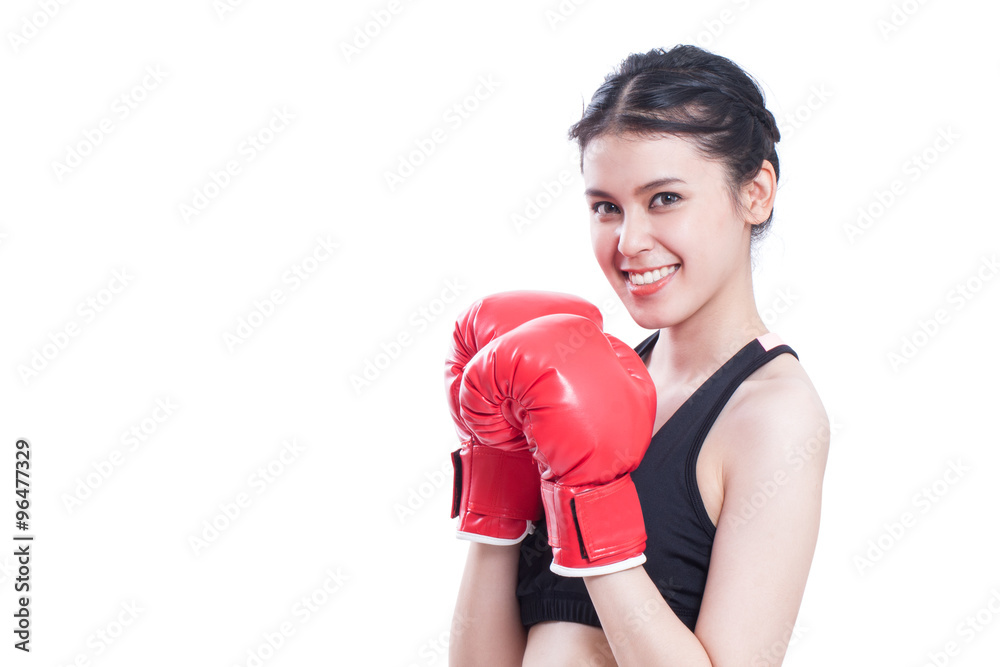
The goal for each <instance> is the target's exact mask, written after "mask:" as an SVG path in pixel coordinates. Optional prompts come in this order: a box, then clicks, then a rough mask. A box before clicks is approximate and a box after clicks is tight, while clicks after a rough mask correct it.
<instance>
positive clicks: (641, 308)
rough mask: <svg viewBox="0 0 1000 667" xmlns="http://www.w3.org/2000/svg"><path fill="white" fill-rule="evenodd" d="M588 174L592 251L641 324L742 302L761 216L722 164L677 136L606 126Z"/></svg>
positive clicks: (586, 166) (588, 161)
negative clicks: (736, 196) (734, 190)
mask: <svg viewBox="0 0 1000 667" xmlns="http://www.w3.org/2000/svg"><path fill="white" fill-rule="evenodd" d="M583 179H584V184H585V186H586V195H587V204H588V206H589V208H590V219H591V239H592V242H593V246H594V254H595V255H596V257H597V261H598V263H599V264H600V266H601V269H602V270H603V271H604V275H605V276H606V277H607V279H608V281H609V282H610V283H611V286H612V287H613V288H614V289H615V291H616V292H617V293H618V296H619V298H621V300H622V303H624V304H625V307H626V308H627V309H628V311H629V313H630V314H631V315H632V318H633V319H634V320H635V321H636V323H638V324H639V326H641V327H643V328H645V329H659V328H662V327H668V326H674V325H676V324H678V323H680V322H683V321H685V320H687V319H688V318H690V317H692V316H693V315H695V314H696V313H707V316H708V317H709V318H712V317H713V316H712V314H711V313H712V312H716V311H718V312H723V311H724V309H726V308H727V307H728V306H732V305H734V304H736V303H737V302H738V300H739V299H740V298H741V296H742V294H743V293H744V292H745V290H744V288H745V287H747V286H748V284H749V283H748V281H749V277H750V231H751V226H750V225H751V223H752V222H756V220H748V219H747V217H748V216H745V215H742V214H740V213H739V212H738V211H737V210H736V207H735V206H734V204H733V198H732V194H731V193H730V188H729V185H728V182H727V179H726V173H725V169H724V166H723V165H722V164H721V163H719V162H717V161H714V160H709V159H706V158H705V157H703V156H702V155H701V154H700V153H699V152H698V150H697V148H696V147H695V146H694V144H692V143H691V142H690V141H688V140H686V139H682V138H679V137H676V136H664V137H661V138H655V139H650V138H643V137H636V136H624V137H623V136H616V135H601V136H598V137H596V138H595V139H593V140H592V141H591V142H590V143H588V144H587V147H586V149H585V151H584V154H583ZM744 282H746V283H747V284H744Z"/></svg>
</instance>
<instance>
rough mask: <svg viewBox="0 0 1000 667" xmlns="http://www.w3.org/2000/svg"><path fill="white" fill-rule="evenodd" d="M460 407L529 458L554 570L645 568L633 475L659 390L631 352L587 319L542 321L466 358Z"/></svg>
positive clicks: (484, 437) (481, 429) (482, 436)
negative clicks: (532, 461) (537, 473)
mask: <svg viewBox="0 0 1000 667" xmlns="http://www.w3.org/2000/svg"><path fill="white" fill-rule="evenodd" d="M460 401H461V406H462V418H463V419H464V420H465V423H466V424H467V425H468V426H469V428H470V429H471V430H472V433H473V435H474V437H475V438H476V439H477V440H479V441H480V442H481V443H483V444H484V445H490V446H492V447H495V448H497V449H500V450H503V451H524V449H525V446H526V447H527V451H530V452H532V453H533V455H534V459H535V461H536V462H537V463H538V468H539V471H540V473H541V493H542V500H543V502H544V507H545V517H546V522H547V526H548V533H549V545H550V546H551V547H552V554H553V562H552V566H551V568H552V570H553V571H554V572H556V573H557V574H561V575H564V576H576V577H580V576H590V575H597V574H607V573H610V572H617V571H619V570H624V569H628V568H630V567H636V566H638V565H641V564H642V563H644V562H645V560H646V557H645V555H644V554H643V551H644V550H645V548H646V529H645V523H644V522H643V518H642V508H641V507H640V505H639V497H638V495H637V493H636V490H635V485H634V484H633V483H632V478H631V475H630V473H631V472H632V471H633V470H635V469H636V468H637V467H638V465H639V462H640V461H641V460H642V457H643V455H644V454H645V453H646V449H647V448H648V447H649V441H650V438H651V437H652V435H653V422H654V420H655V418H656V389H655V386H654V384H653V381H652V379H651V378H650V377H649V373H648V372H647V371H646V367H645V366H644V365H643V363H642V360H641V359H640V358H639V356H638V355H637V354H636V353H635V352H634V351H633V350H632V349H631V348H629V347H628V346H627V345H625V344H624V343H622V342H621V341H619V340H618V339H617V338H614V337H613V336H608V335H606V334H604V333H602V332H601V329H600V327H599V326H598V325H597V324H595V323H594V322H592V321H590V320H587V319H585V318H582V317H577V316H574V315H549V316H546V317H540V318H537V319H535V320H532V321H531V322H528V323H526V324H523V325H521V326H520V327H518V328H517V329H515V330H513V331H511V332H510V333H508V334H506V335H503V336H500V337H499V338H497V339H496V340H494V341H493V342H492V343H490V344H489V345H487V346H485V347H484V348H483V349H482V350H481V351H480V352H479V353H478V354H477V355H476V357H475V358H473V359H472V361H470V362H469V364H468V366H467V367H466V369H465V375H464V379H463V383H462V390H461V396H460Z"/></svg>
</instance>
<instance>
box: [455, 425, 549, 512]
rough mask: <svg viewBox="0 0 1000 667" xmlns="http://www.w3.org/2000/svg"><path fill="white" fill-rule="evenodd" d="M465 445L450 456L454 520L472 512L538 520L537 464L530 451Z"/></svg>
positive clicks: (473, 444) (539, 499)
mask: <svg viewBox="0 0 1000 667" xmlns="http://www.w3.org/2000/svg"><path fill="white" fill-rule="evenodd" d="M464 444H465V446H463V447H462V448H461V449H458V450H456V451H455V452H452V455H451V460H452V464H453V465H454V467H455V478H454V486H453V490H452V510H451V511H452V514H451V516H452V517H453V518H454V517H456V516H459V515H460V514H461V515H462V516H465V515H466V514H467V513H472V514H481V515H484V516H490V517H496V518H499V519H520V520H524V521H538V520H539V519H541V517H542V498H541V496H540V495H539V493H538V483H539V477H538V465H537V464H536V463H535V461H534V459H532V457H531V453H530V452H526V451H519V452H507V451H504V450H501V449H496V448H493V447H486V446H483V445H480V444H477V443H475V442H473V441H470V442H467V443H464Z"/></svg>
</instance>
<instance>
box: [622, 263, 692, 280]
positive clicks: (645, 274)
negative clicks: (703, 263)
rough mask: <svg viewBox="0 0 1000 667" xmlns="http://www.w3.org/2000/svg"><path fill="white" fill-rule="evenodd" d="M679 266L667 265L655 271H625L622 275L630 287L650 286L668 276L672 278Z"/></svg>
mask: <svg viewBox="0 0 1000 667" xmlns="http://www.w3.org/2000/svg"><path fill="white" fill-rule="evenodd" d="M680 266H681V265H680V264H667V265H665V266H660V267H657V268H655V269H641V270H634V271H633V270H625V271H622V273H624V274H625V279H626V280H628V282H629V283H631V284H632V285H650V284H652V283H655V282H658V281H660V280H663V279H664V278H667V277H668V276H672V275H673V274H674V273H675V272H676V271H677V269H679V268H680Z"/></svg>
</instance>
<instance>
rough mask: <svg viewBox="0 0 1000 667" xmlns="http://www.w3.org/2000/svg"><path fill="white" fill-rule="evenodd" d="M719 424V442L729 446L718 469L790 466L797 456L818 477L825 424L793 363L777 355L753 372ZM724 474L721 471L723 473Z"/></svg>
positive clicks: (826, 419)
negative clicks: (805, 455) (804, 455)
mask: <svg viewBox="0 0 1000 667" xmlns="http://www.w3.org/2000/svg"><path fill="white" fill-rule="evenodd" d="M724 417H725V419H724V420H723V419H720V421H721V422H722V424H720V426H721V430H722V431H723V433H720V435H722V436H723V438H722V440H723V441H724V442H726V443H729V446H727V447H726V448H725V449H726V451H725V453H724V455H723V461H724V467H725V468H726V469H728V470H729V472H732V471H733V470H735V469H750V470H753V469H754V468H755V467H758V466H763V467H765V468H767V469H773V468H774V466H775V465H776V464H779V463H782V464H787V463H789V462H792V461H794V462H796V463H797V466H796V467H797V468H799V469H801V468H804V467H805V465H804V464H805V463H806V461H803V457H802V456H801V455H802V453H803V452H804V451H808V452H809V453H810V456H809V459H808V462H811V463H812V466H811V467H812V469H813V471H814V472H816V473H818V474H819V475H822V474H823V470H824V469H825V467H826V458H827V451H828V449H829V442H830V421H829V417H828V416H827V413H826V409H825V408H824V407H823V402H822V400H821V399H820V396H819V393H818V392H817V391H816V387H815V386H813V383H812V381H811V380H810V379H809V376H808V375H807V374H806V372H805V369H803V368H802V365H801V364H800V363H799V361H798V359H796V358H795V357H794V356H792V355H790V354H783V355H780V356H778V357H776V358H775V359H772V360H771V361H770V362H768V363H767V364H765V365H764V366H762V367H761V368H759V369H757V371H755V372H754V373H753V374H752V375H751V376H750V377H748V378H747V379H746V380H745V381H744V382H743V384H741V385H740V387H739V388H738V389H737V390H736V392H735V393H734V394H733V396H732V398H731V399H730V401H729V403H728V404H727V405H726V410H725V413H724ZM724 474H725V470H724Z"/></svg>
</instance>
